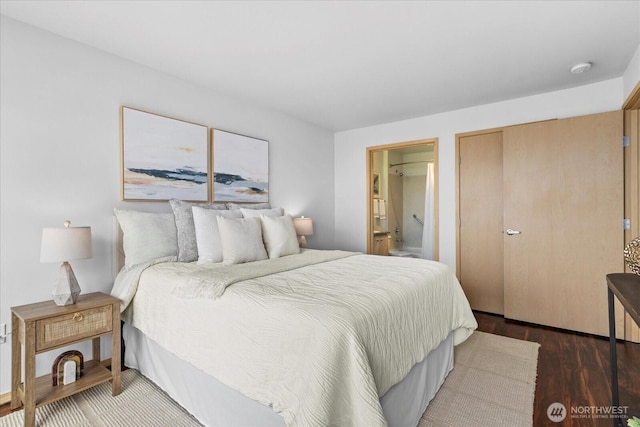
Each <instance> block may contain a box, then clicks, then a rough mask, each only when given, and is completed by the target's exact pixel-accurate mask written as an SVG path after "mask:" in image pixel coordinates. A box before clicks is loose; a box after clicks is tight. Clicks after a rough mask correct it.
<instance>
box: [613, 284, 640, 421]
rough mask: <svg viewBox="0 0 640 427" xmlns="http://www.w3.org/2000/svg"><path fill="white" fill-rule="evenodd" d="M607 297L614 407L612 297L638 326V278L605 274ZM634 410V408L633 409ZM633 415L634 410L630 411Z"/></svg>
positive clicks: (615, 377) (615, 370) (615, 365)
mask: <svg viewBox="0 0 640 427" xmlns="http://www.w3.org/2000/svg"><path fill="white" fill-rule="evenodd" d="M607 287H608V295H609V346H610V353H611V396H612V402H613V406H614V407H618V406H620V397H619V395H618V355H617V353H616V316H615V311H614V310H615V308H614V307H615V306H614V300H613V296H614V295H615V296H616V297H618V300H619V301H620V303H622V306H623V307H624V309H625V310H627V313H629V315H630V316H631V318H632V319H633V321H634V322H636V324H638V325H639V326H640V276H638V275H637V274H632V273H615V274H607ZM634 409H635V408H634ZM632 412H633V413H635V411H634V410H632ZM613 425H614V426H622V420H621V419H620V418H616V419H615V420H614V422H613Z"/></svg>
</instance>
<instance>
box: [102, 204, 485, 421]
mask: <svg viewBox="0 0 640 427" xmlns="http://www.w3.org/2000/svg"><path fill="white" fill-rule="evenodd" d="M116 214H118V212H116ZM174 214H175V216H174V219H176V222H175V224H178V223H179V222H178V221H177V218H178V215H177V213H176V211H174ZM154 215H162V214H154ZM121 216H122V215H121ZM121 216H118V219H119V220H120V224H121V225H123V223H124V224H126V225H125V226H124V227H122V228H123V230H124V240H125V245H124V246H125V249H124V250H125V256H126V257H127V258H129V257H128V255H129V254H128V253H127V234H128V233H127V229H129V231H131V225H132V224H127V220H123V219H122V218H121ZM216 218H220V217H219V216H218V217H216ZM266 218H268V217H265V216H264V215H262V214H261V215H260V218H259V219H258V220H257V221H262V228H261V238H262V240H261V241H262V244H263V245H264V246H265V248H266V249H265V252H266V253H267V257H266V258H261V259H257V260H250V261H243V262H228V261H229V260H228V259H226V258H225V259H224V260H223V261H221V262H195V261H192V262H184V261H182V262H180V260H179V256H177V255H173V254H168V253H163V252H162V251H157V253H156V254H154V256H153V257H151V258H149V256H148V255H145V256H143V257H141V258H140V259H142V258H147V259H145V260H143V262H136V263H127V262H125V266H124V267H123V268H122V269H121V270H120V272H119V274H118V276H117V278H116V281H115V284H114V288H113V291H112V294H113V295H116V296H118V297H119V298H120V299H121V300H122V301H123V304H122V305H123V320H124V321H125V325H124V330H123V337H124V340H125V349H126V351H125V357H124V361H125V365H126V366H128V367H131V368H135V369H138V370H139V371H140V372H141V373H142V374H143V375H145V376H147V377H148V378H150V379H151V380H153V381H154V382H155V383H156V384H158V385H159V386H160V387H161V388H163V389H164V390H165V391H166V392H167V393H168V394H169V395H170V396H172V397H173V398H174V399H175V400H176V401H177V402H178V403H180V404H181V405H182V406H183V407H185V408H186V409H187V410H188V411H189V412H191V413H192V414H193V415H194V416H195V417H196V418H197V419H198V420H199V421H200V422H201V423H203V424H204V425H210V426H305V427H306V426H331V425H334V426H362V425H366V426H386V425H389V426H411V427H413V426H416V425H417V424H418V421H419V419H420V416H421V414H422V413H423V412H424V410H425V408H426V406H427V404H428V402H429V401H430V400H431V399H432V398H433V397H434V396H435V393H436V392H437V390H438V388H439V387H440V386H441V385H442V383H443V382H444V380H445V378H446V376H447V374H448V373H449V371H450V370H451V369H452V368H453V346H454V345H457V344H460V343H461V342H463V341H464V340H466V339H467V338H468V337H469V336H470V334H471V333H472V332H473V330H474V329H475V328H476V327H477V324H476V322H475V319H474V317H473V314H472V312H471V309H470V307H469V304H468V302H467V300H466V298H465V296H464V293H463V291H462V289H461V287H460V285H459V283H458V282H457V280H456V278H455V276H454V274H453V273H452V272H451V270H450V269H449V268H448V267H447V266H445V265H443V264H440V263H437V262H433V261H426V260H420V259H414V258H398V257H378V256H374V255H364V254H359V253H353V252H345V251H317V250H300V249H299V248H295V250H294V249H293V248H292V247H291V245H289V247H290V248H291V249H290V251H292V253H287V251H288V250H287V249H285V250H284V252H282V247H283V245H282V244H280V246H279V247H278V248H279V249H278V248H276V249H274V241H275V240H277V239H275V240H274V239H273V238H268V237H269V232H268V231H266V230H267V229H268V228H269V227H271V228H273V227H272V226H273V224H276V222H277V223H278V224H280V225H282V224H285V223H286V224H287V225H284V226H280V225H279V227H280V230H285V229H286V230H289V229H290V228H289V227H290V226H289V225H288V224H289V222H288V221H289V220H290V218H289V219H280V218H278V219H277V220H275V219H266ZM171 221H172V220H171V218H170V217H168V216H167V217H166V218H164V223H165V225H166V228H167V229H168V231H167V233H166V234H167V235H170V234H171V230H170V225H169V224H170V223H171ZM217 221H218V225H219V226H220V229H219V230H218V231H217V232H218V233H219V234H220V236H219V237H220V239H221V242H222V243H225V242H226V240H225V239H226V237H225V236H224V234H225V233H226V232H227V231H228V230H227V225H229V224H232V223H233V226H234V227H235V226H236V225H237V224H240V222H241V221H243V220H241V219H237V218H234V219H228V220H224V221H222V220H220V219H217ZM253 221H254V223H258V222H257V221H256V220H255V219H254V220H253ZM245 222H248V221H245ZM134 223H135V224H134V225H135V226H136V227H139V226H142V227H143V228H145V231H144V233H142V234H146V236H147V237H145V239H146V240H148V238H149V237H148V236H149V229H148V228H149V219H148V218H146V219H145V220H143V221H134ZM141 224H144V225H141ZM265 224H271V225H269V226H268V227H267V226H266V225H265ZM223 225H224V228H223ZM161 228H162V227H161ZM223 231H224V233H223ZM173 232H174V233H176V231H175V229H174V231H173ZM152 234H153V233H152ZM280 234H282V233H280ZM177 235H178V236H180V232H179V231H177ZM278 236H279V235H278ZM227 237H228V235H227ZM271 237H273V234H272V235H271ZM294 237H295V234H294ZM246 238H247V236H246V235H243V236H239V235H238V234H234V235H233V239H232V240H233V242H236V243H237V242H241V245H240V246H241V247H242V248H240V249H238V250H239V251H245V249H243V248H244V247H245V246H252V244H247V242H246ZM254 238H256V236H254ZM160 240H162V239H160ZM289 240H290V238H289ZM158 241H159V240H158V239H157V238H156V240H155V241H154V245H153V246H154V247H157V246H162V245H163V244H164V243H162V242H161V243H160V244H159V243H158ZM233 242H231V243H228V242H227V243H228V245H229V246H231V245H233ZM172 244H173V243H171V242H169V243H168V244H167V245H166V246H167V249H165V252H168V251H169V249H170V248H171V245H172ZM141 246H144V244H141ZM147 246H149V242H148V241H147ZM223 246H224V245H223ZM240 246H239V247H240ZM255 246H256V248H258V246H259V245H257V244H256V245H255ZM285 246H286V245H285ZM129 247H130V250H129V252H131V245H129ZM198 247H202V246H200V245H198ZM227 247H228V246H225V248H227ZM258 249H259V248H258ZM274 252H276V253H277V255H279V256H275V257H271V256H269V255H271V254H273V253H274ZM282 253H285V255H282ZM236 255H237V254H236ZM140 259H136V260H135V261H140Z"/></svg>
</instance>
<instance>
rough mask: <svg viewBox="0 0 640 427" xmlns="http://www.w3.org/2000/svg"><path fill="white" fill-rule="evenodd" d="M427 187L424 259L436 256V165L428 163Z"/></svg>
mask: <svg viewBox="0 0 640 427" xmlns="http://www.w3.org/2000/svg"><path fill="white" fill-rule="evenodd" d="M426 179H427V185H426V190H425V197H424V227H423V228H422V258H424V259H433V258H434V256H435V241H434V240H435V207H434V194H433V192H434V185H435V183H434V179H435V177H434V165H433V163H432V162H429V163H427V178H426Z"/></svg>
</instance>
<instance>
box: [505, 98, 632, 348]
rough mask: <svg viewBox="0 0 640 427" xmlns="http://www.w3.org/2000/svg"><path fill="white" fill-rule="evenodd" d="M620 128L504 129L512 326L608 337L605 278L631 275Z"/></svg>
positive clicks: (587, 123) (571, 122)
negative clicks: (527, 324) (627, 267)
mask: <svg viewBox="0 0 640 427" xmlns="http://www.w3.org/2000/svg"><path fill="white" fill-rule="evenodd" d="M622 118H623V116H622V112H621V111H615V112H611V113H603V114H594V115H590V116H583V117H575V118H570V119H563V120H553V121H546V122H540V123H532V124H527V125H521V126H513V127H509V128H505V129H504V133H503V138H504V144H503V174H504V181H503V182H504V226H503V227H504V230H505V233H504V234H503V239H504V299H505V317H508V318H511V319H517V320H523V321H527V322H532V323H538V324H542V325H549V326H555V327H559V328H565V329H570V330H574V331H582V332H588V333H593V334H597V335H603V336H607V335H608V317H607V316H608V312H607V287H606V280H605V276H606V274H608V273H613V272H619V271H623V268H624V265H623V258H622V248H623V229H622V218H623V148H622V142H621V141H622V129H623V123H622ZM508 229H512V230H514V231H513V232H510V233H507V232H506V231H507V230H508ZM518 233H519V234H518ZM619 311H620V310H618V312H619ZM618 326H619V327H621V324H620V325H618ZM618 330H620V329H618Z"/></svg>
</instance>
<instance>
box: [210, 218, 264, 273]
mask: <svg viewBox="0 0 640 427" xmlns="http://www.w3.org/2000/svg"><path fill="white" fill-rule="evenodd" d="M218 230H219V232H220V241H221V242H222V262H223V263H225V264H240V263H243V262H250V261H259V260H262V259H267V258H268V257H267V251H265V249H264V243H263V242H262V226H261V223H260V219H259V218H242V219H233V218H225V217H222V216H219V217H218Z"/></svg>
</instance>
